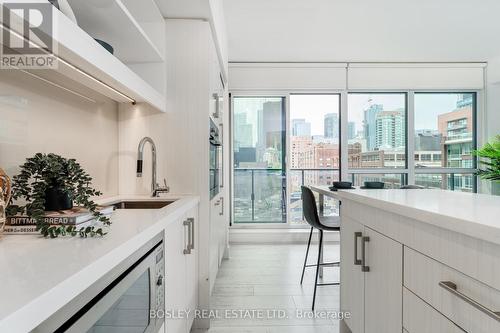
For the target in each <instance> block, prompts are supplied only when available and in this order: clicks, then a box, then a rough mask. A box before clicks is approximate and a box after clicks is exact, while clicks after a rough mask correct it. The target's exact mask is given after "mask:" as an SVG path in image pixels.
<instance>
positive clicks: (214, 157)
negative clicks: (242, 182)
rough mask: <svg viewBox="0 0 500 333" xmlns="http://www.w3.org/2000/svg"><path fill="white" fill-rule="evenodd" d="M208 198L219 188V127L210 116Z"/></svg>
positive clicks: (213, 195)
mask: <svg viewBox="0 0 500 333" xmlns="http://www.w3.org/2000/svg"><path fill="white" fill-rule="evenodd" d="M209 143H210V168H209V177H210V199H212V198H213V197H215V196H216V195H217V194H218V193H219V189H220V156H219V155H220V154H221V142H220V136H219V129H218V127H217V125H216V124H215V122H214V121H213V120H212V119H211V118H210V138H209Z"/></svg>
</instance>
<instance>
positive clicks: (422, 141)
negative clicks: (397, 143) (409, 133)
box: [414, 92, 476, 192]
mask: <svg viewBox="0 0 500 333" xmlns="http://www.w3.org/2000/svg"><path fill="white" fill-rule="evenodd" d="M414 99H415V144H414V146H415V151H414V154H415V155H414V156H415V159H414V160H415V163H414V166H415V184H417V185H422V186H425V187H429V188H441V189H449V190H455V191H464V192H472V191H474V190H475V183H476V180H475V176H474V175H473V174H472V173H473V172H474V168H475V166H476V163H475V158H474V157H473V155H472V151H473V150H474V149H475V146H476V139H475V138H476V130H475V127H476V126H475V114H476V94H474V93H420V92H417V93H415V98H414Z"/></svg>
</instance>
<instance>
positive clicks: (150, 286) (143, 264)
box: [33, 234, 165, 333]
mask: <svg viewBox="0 0 500 333" xmlns="http://www.w3.org/2000/svg"><path fill="white" fill-rule="evenodd" d="M163 253H164V245H163V236H162V235H161V234H160V235H158V236H157V237H155V239H153V240H152V241H150V242H148V243H147V244H146V245H145V246H143V247H142V248H141V249H140V250H139V251H137V252H136V253H135V254H134V255H132V256H131V257H130V258H129V259H127V260H126V261H125V262H123V263H122V264H120V265H119V268H117V269H115V270H113V272H110V273H108V275H106V276H104V277H103V278H102V279H100V280H99V282H97V283H96V284H94V285H93V286H91V287H89V288H88V289H87V290H86V291H84V292H83V293H82V294H81V295H80V296H79V297H77V298H76V299H75V300H73V301H72V302H70V303H69V304H68V305H66V306H65V307H64V308H63V309H61V310H60V311H58V312H57V313H56V314H55V315H53V316H51V317H50V318H49V319H48V320H47V321H46V322H45V323H43V324H41V325H40V326H39V327H37V328H36V329H35V330H34V331H33V332H44V333H45V332H75V333H82V332H87V333H90V332H92V333H97V332H106V333H111V332H144V333H156V332H158V331H159V330H160V328H161V326H162V325H163V323H164V320H165V319H164V318H165V287H164V276H165V272H164V271H165V263H164V255H163Z"/></svg>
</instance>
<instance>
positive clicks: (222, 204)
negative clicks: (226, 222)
mask: <svg viewBox="0 0 500 333" xmlns="http://www.w3.org/2000/svg"><path fill="white" fill-rule="evenodd" d="M220 203H221V207H220V212H219V215H220V216H222V215H224V197H222V198H220Z"/></svg>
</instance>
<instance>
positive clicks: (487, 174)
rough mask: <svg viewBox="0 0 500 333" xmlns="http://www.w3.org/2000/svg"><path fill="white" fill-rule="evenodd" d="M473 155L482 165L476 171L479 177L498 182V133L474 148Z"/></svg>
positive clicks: (499, 180) (499, 143) (499, 151)
mask: <svg viewBox="0 0 500 333" xmlns="http://www.w3.org/2000/svg"><path fill="white" fill-rule="evenodd" d="M474 155H476V156H478V157H479V158H480V160H479V164H480V165H482V166H483V167H484V168H481V169H480V170H479V171H478V175H479V177H481V179H485V180H491V181H493V182H495V183H500V135H497V136H496V137H495V139H494V140H493V141H492V142H489V143H487V144H485V145H484V146H483V147H481V149H479V150H475V151H474Z"/></svg>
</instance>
